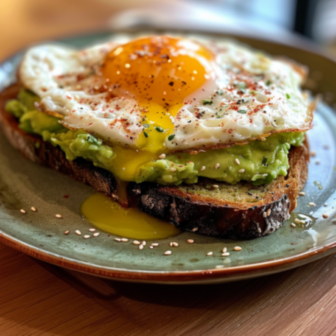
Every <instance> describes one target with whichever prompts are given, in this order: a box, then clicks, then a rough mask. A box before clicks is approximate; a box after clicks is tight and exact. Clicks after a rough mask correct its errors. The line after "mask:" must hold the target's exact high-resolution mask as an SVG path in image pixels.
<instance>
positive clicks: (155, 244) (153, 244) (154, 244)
mask: <svg viewBox="0 0 336 336" xmlns="http://www.w3.org/2000/svg"><path fill="white" fill-rule="evenodd" d="M151 246H154V247H156V246H159V243H152V244H151Z"/></svg>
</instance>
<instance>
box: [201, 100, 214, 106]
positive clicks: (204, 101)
mask: <svg viewBox="0 0 336 336" xmlns="http://www.w3.org/2000/svg"><path fill="white" fill-rule="evenodd" d="M202 103H203V105H212V103H213V101H212V100H211V99H203V100H202Z"/></svg>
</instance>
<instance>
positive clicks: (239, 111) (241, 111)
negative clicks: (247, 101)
mask: <svg viewBox="0 0 336 336" xmlns="http://www.w3.org/2000/svg"><path fill="white" fill-rule="evenodd" d="M246 112H247V111H246V110H238V113H241V114H246Z"/></svg>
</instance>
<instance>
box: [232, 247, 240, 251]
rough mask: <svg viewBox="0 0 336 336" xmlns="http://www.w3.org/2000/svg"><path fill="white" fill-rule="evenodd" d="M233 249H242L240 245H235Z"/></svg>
mask: <svg viewBox="0 0 336 336" xmlns="http://www.w3.org/2000/svg"><path fill="white" fill-rule="evenodd" d="M233 249H234V250H235V251H241V250H242V248H241V247H240V246H235V247H234V248H233Z"/></svg>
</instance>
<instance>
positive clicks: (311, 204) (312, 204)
mask: <svg viewBox="0 0 336 336" xmlns="http://www.w3.org/2000/svg"><path fill="white" fill-rule="evenodd" d="M308 205H309V206H311V207H313V206H315V205H316V204H315V203H314V202H309V203H308Z"/></svg>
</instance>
